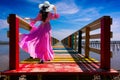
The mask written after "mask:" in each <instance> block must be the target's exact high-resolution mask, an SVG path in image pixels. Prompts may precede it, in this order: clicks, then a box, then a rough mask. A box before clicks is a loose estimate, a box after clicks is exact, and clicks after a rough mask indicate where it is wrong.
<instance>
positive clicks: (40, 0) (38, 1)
mask: <svg viewBox="0 0 120 80" xmlns="http://www.w3.org/2000/svg"><path fill="white" fill-rule="evenodd" d="M27 1H28V2H32V3H41V2H42V1H43V0H27Z"/></svg>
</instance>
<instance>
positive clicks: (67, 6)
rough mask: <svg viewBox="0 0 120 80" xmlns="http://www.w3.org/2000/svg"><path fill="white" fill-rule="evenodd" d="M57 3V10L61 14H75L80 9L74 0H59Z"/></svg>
mask: <svg viewBox="0 0 120 80" xmlns="http://www.w3.org/2000/svg"><path fill="white" fill-rule="evenodd" d="M55 5H56V6H57V10H58V12H59V13H60V14H75V13H77V12H78V11H79V8H78V7H77V6H76V4H75V3H74V0H70V1H67V2H65V1H63V2H58V3H57V4H55Z"/></svg>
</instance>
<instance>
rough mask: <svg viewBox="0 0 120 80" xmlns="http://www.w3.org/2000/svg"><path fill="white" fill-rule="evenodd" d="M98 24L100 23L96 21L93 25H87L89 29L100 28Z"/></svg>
mask: <svg viewBox="0 0 120 80" xmlns="http://www.w3.org/2000/svg"><path fill="white" fill-rule="evenodd" d="M100 25H101V23H100V22H98V23H96V24H93V25H91V26H89V27H90V31H93V30H96V29H99V28H100Z"/></svg>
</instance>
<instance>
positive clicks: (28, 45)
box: [19, 13, 59, 61]
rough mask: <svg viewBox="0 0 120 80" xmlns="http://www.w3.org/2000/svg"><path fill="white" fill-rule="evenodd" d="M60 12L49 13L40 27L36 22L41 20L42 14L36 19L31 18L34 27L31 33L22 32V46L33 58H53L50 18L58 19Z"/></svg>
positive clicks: (20, 42) (20, 43) (45, 59)
mask: <svg viewBox="0 0 120 80" xmlns="http://www.w3.org/2000/svg"><path fill="white" fill-rule="evenodd" d="M58 17H59V15H58V14H53V13H48V17H47V19H46V21H45V22H41V24H40V25H39V26H38V28H35V26H34V24H35V23H36V22H37V21H41V14H38V15H37V17H36V18H35V19H31V20H30V21H31V22H30V25H31V26H32V29H31V31H30V33H29V34H22V35H21V37H20V41H19V45H20V47H21V48H22V49H23V50H24V51H26V52H27V53H29V54H30V56H31V57H33V58H39V59H42V60H44V61H47V60H53V59H54V52H53V49H52V45H51V25H50V20H52V19H57V18H58Z"/></svg>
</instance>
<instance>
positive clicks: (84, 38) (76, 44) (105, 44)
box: [62, 16, 112, 70]
mask: <svg viewBox="0 0 120 80" xmlns="http://www.w3.org/2000/svg"><path fill="white" fill-rule="evenodd" d="M111 24H112V19H111V18H110V16H103V17H101V18H99V19H97V20H95V21H94V22H92V23H90V24H88V25H86V26H85V27H83V28H82V29H80V30H78V31H76V32H74V33H73V34H71V35H69V36H68V37H66V38H64V39H63V40H62V43H63V44H65V45H66V46H68V47H70V48H72V49H74V50H75V51H77V52H78V53H80V54H81V53H82V48H83V49H84V53H85V57H86V58H89V53H90V51H92V52H95V53H98V54H100V68H101V69H106V70H110V57H111V51H110V38H111V37H112V32H111ZM97 30H100V32H99V31H97ZM93 31H96V33H94V34H91V33H92V32H93ZM97 32H99V33H97ZM93 39H98V40H99V41H100V48H99V49H96V48H93V47H90V41H91V40H93ZM82 42H84V44H82Z"/></svg>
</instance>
